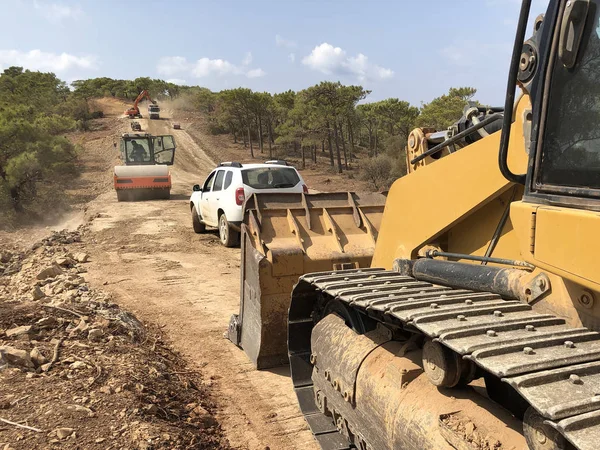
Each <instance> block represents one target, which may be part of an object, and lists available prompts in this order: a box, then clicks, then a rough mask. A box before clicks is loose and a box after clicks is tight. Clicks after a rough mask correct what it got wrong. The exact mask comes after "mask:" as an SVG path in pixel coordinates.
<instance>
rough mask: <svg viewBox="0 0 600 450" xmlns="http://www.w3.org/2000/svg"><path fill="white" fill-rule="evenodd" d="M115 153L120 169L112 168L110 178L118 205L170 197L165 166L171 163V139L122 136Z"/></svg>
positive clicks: (140, 134) (172, 150) (173, 144)
mask: <svg viewBox="0 0 600 450" xmlns="http://www.w3.org/2000/svg"><path fill="white" fill-rule="evenodd" d="M114 146H115V148H116V146H117V144H116V143H115V144H114ZM119 151H120V157H121V161H122V162H123V165H121V166H115V168H114V174H113V182H114V187H115V191H116V192H117V200H118V201H119V202H123V201H136V200H151V199H169V198H170V197H171V173H170V171H169V166H171V165H173V162H174V160H175V139H173V136H171V135H164V136H153V135H151V134H148V133H124V134H123V135H122V136H121V139H120V144H119Z"/></svg>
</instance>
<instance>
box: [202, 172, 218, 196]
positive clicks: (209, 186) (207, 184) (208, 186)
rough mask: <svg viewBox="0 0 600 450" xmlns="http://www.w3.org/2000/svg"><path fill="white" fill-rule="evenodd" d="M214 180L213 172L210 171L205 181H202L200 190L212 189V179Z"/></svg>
mask: <svg viewBox="0 0 600 450" xmlns="http://www.w3.org/2000/svg"><path fill="white" fill-rule="evenodd" d="M214 180H215V172H213V173H211V174H210V175H209V176H208V178H207V179H206V181H205V182H204V187H203V188H202V192H210V191H211V190H212V185H213V181H214Z"/></svg>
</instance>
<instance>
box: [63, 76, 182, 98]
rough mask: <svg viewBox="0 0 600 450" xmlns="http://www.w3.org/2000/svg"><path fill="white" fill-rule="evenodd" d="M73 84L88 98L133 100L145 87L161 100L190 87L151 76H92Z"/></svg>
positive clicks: (177, 94) (82, 95) (153, 96)
mask: <svg viewBox="0 0 600 450" xmlns="http://www.w3.org/2000/svg"><path fill="white" fill-rule="evenodd" d="M71 86H72V88H73V91H74V92H75V93H76V94H77V96H79V97H83V98H84V99H86V100H87V99H90V98H99V97H115V98H121V99H125V100H133V99H135V98H136V97H137V96H138V94H139V93H140V92H141V91H143V90H144V89H146V90H147V91H148V92H150V95H151V97H152V98H156V99H159V100H161V99H165V98H167V99H174V98H177V97H178V96H179V95H180V94H181V93H182V92H185V91H186V90H187V89H190V88H189V87H188V86H180V85H177V84H174V83H170V82H168V81H164V80H160V79H156V78H150V77H138V78H136V79H135V80H115V79H113V78H108V77H100V78H90V79H87V80H76V81H73V82H72V83H71Z"/></svg>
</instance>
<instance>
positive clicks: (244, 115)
mask: <svg viewBox="0 0 600 450" xmlns="http://www.w3.org/2000/svg"><path fill="white" fill-rule="evenodd" d="M143 89H147V90H149V91H150V93H151V95H152V97H153V98H156V99H158V100H159V101H161V100H177V101H178V102H179V104H180V105H184V107H185V108H188V109H189V108H191V109H193V110H196V111H199V112H201V113H203V114H204V115H205V116H206V117H207V119H208V123H209V127H210V132H211V133H214V134H228V135H230V136H231V139H232V140H233V141H234V142H236V143H239V144H240V145H243V146H244V148H246V149H247V151H248V154H247V155H248V158H251V159H253V158H257V159H267V158H286V157H292V158H295V159H296V160H297V161H298V163H299V165H300V166H301V167H300V168H304V167H306V166H307V165H308V164H312V165H318V166H325V167H328V170H331V171H332V172H333V173H339V174H341V173H343V172H344V171H346V170H353V171H355V170H356V169H358V171H356V172H354V173H357V174H358V176H360V177H361V178H362V179H364V180H365V181H367V182H368V183H369V184H370V185H371V186H372V188H373V189H374V190H380V189H385V188H387V187H389V186H390V184H391V183H392V182H393V180H394V179H396V178H398V177H400V176H402V175H404V174H405V172H406V162H405V153H404V152H405V144H406V140H407V136H408V134H409V133H410V131H411V130H412V129H413V128H414V127H416V126H420V127H428V128H434V129H438V130H439V129H445V128H446V127H448V126H449V125H451V124H452V123H453V122H454V121H456V120H457V119H458V118H460V116H461V114H462V111H463V108H464V106H465V105H466V104H467V102H468V101H470V100H472V99H473V96H474V95H475V93H476V90H475V89H473V88H469V87H460V88H451V89H450V90H449V92H448V93H447V94H444V95H442V96H440V97H437V98H435V99H433V100H432V101H431V102H429V103H424V104H421V105H420V106H413V105H411V104H410V103H409V102H407V101H404V100H401V99H399V98H388V99H385V100H381V101H376V102H370V101H369V95H370V94H371V92H370V91H368V90H366V89H365V88H363V87H362V86H355V85H343V84H341V83H340V82H330V81H324V82H321V83H319V84H317V85H315V86H311V87H308V88H306V89H303V90H301V91H298V92H295V91H291V90H288V91H286V92H281V93H274V94H272V93H268V92H254V91H252V90H250V89H248V88H242V87H240V88H235V89H228V90H223V91H220V92H212V91H211V90H209V89H207V88H204V87H199V86H181V85H176V84H173V83H169V82H166V81H163V80H158V79H152V78H149V77H141V78H136V79H134V80H115V79H111V78H107V77H102V78H93V79H87V80H77V81H74V82H73V83H71V85H68V84H67V83H65V82H64V81H62V80H60V79H59V78H57V77H56V75H54V74H52V73H42V72H34V71H29V70H24V69H23V68H21V67H10V68H8V69H5V70H4V71H3V72H2V73H1V74H0V209H1V210H2V211H5V212H6V214H3V220H4V221H6V220H9V219H10V218H11V217H14V216H15V215H19V214H21V213H27V214H29V215H33V216H35V215H43V214H44V211H47V210H49V209H53V208H56V206H57V203H60V202H61V201H62V200H63V199H64V196H62V195H57V194H59V193H60V192H61V190H63V189H64V187H65V186H66V185H67V184H68V180H69V179H72V178H73V177H75V176H76V175H77V164H76V161H77V154H78V150H79V149H78V147H77V146H76V145H75V144H73V142H72V141H70V140H69V139H67V138H66V137H65V134H66V133H69V132H73V131H81V132H85V131H86V130H87V129H88V127H89V123H90V120H92V119H93V118H97V117H101V116H102V112H100V111H91V110H90V108H89V100H90V99H92V98H98V97H107V96H108V97H115V98H120V99H124V100H126V101H128V100H132V99H134V98H135V97H136V96H137V95H138V94H139V92H140V91H141V90H143Z"/></svg>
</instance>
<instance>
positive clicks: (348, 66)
mask: <svg viewBox="0 0 600 450" xmlns="http://www.w3.org/2000/svg"><path fill="white" fill-rule="evenodd" d="M302 64H304V65H306V66H308V67H310V68H311V69H313V70H317V71H319V72H322V73H324V74H326V75H338V76H339V75H352V76H356V77H357V78H358V79H359V80H360V81H364V80H369V79H371V80H372V79H385V78H391V77H392V76H394V71H393V70H391V69H386V68H384V67H381V66H378V65H377V64H372V63H371V62H370V61H369V58H368V57H367V56H366V55H363V54H362V53H359V54H357V55H356V56H348V55H347V54H346V52H345V51H344V50H342V49H341V48H340V47H334V46H333V45H331V44H328V43H327V42H323V43H322V44H321V45H317V46H316V47H315V48H314V49H313V50H312V52H311V53H310V55H308V56H305V57H304V58H303V59H302Z"/></svg>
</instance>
